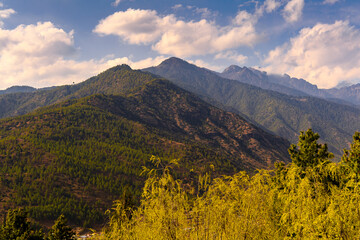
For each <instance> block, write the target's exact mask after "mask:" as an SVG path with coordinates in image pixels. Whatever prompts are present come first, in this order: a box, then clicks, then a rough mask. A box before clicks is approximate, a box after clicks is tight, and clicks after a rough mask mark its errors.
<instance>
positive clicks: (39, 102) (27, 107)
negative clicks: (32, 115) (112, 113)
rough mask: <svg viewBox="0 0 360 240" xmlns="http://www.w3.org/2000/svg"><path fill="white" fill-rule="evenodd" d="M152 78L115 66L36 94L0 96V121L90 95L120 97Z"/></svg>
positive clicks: (124, 66) (124, 67)
mask: <svg viewBox="0 0 360 240" xmlns="http://www.w3.org/2000/svg"><path fill="white" fill-rule="evenodd" d="M152 79H154V76H153V75H151V74H144V73H142V72H140V71H133V70H132V69H131V68H130V67H129V66H127V65H121V66H116V67H113V68H110V69H108V70H107V71H104V72H102V73H100V74H99V75H97V76H95V77H92V78H90V79H88V80H86V81H84V82H82V83H79V84H74V85H65V86H59V87H53V88H49V89H39V90H38V91H35V92H21V93H20V92H17V93H12V94H6V95H0V118H4V117H12V116H18V115H22V114H25V113H29V112H31V111H33V110H34V109H36V108H39V107H43V106H48V105H51V104H54V103H59V102H61V101H64V100H66V99H73V98H80V97H85V96H90V95H92V94H97V93H102V94H123V93H126V92H128V91H130V90H131V89H133V88H134V87H137V86H139V85H140V84H142V83H143V82H147V81H150V80H152Z"/></svg>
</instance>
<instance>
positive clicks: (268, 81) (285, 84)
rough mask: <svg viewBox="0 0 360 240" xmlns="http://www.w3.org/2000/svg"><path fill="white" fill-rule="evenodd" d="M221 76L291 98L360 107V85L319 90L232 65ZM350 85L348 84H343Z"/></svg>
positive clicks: (301, 80)
mask: <svg viewBox="0 0 360 240" xmlns="http://www.w3.org/2000/svg"><path fill="white" fill-rule="evenodd" d="M218 75H219V76H221V77H224V78H228V79H233V80H238V81H240V82H243V83H248V84H251V85H254V86H257V87H260V88H263V89H268V90H273V91H277V92H280V93H284V94H287V95H291V96H314V97H318V98H324V99H327V100H329V101H333V102H336V103H340V104H346V105H360V95H359V85H360V84H355V85H351V86H348V85H347V86H343V87H336V88H331V89H319V88H318V87H317V86H316V85H314V84H311V83H309V82H307V81H306V80H304V79H299V78H293V77H290V76H289V75H287V74H284V75H277V74H267V73H266V72H264V71H259V70H256V69H254V68H247V67H239V66H236V65H231V66H230V67H228V68H226V69H225V70H224V71H223V72H222V73H218ZM343 84H348V83H343Z"/></svg>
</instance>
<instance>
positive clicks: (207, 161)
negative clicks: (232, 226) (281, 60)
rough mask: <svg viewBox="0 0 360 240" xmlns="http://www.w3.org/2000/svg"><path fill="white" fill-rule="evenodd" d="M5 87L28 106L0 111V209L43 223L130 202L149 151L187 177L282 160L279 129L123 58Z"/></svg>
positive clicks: (96, 220)
mask: <svg viewBox="0 0 360 240" xmlns="http://www.w3.org/2000/svg"><path fill="white" fill-rule="evenodd" d="M4 96H7V97H9V96H10V97H11V99H13V100H14V101H13V102H15V103H16V104H17V105H19V106H22V109H24V110H25V109H26V110H28V111H30V109H35V108H36V110H34V111H32V112H31V113H28V114H25V115H21V116H16V117H8V118H4V119H2V120H0V171H1V174H0V176H1V179H0V180H1V181H0V189H1V191H0V192H1V198H0V206H1V207H0V213H1V214H2V215H4V213H5V211H6V210H7V209H9V208H15V207H19V206H22V207H25V208H26V209H27V211H29V213H30V216H31V217H32V218H34V219H36V220H38V221H40V222H41V223H43V224H47V223H48V222H49V221H50V220H54V219H56V218H57V217H58V216H59V214H60V213H64V214H65V215H66V216H67V217H68V218H69V220H70V222H71V223H72V224H75V225H76V226H84V227H93V226H99V225H101V224H103V223H104V221H105V215H104V212H105V210H106V209H109V208H111V205H112V202H113V201H114V200H117V199H121V198H122V197H126V199H128V200H127V201H128V202H132V203H133V204H137V203H138V199H139V195H140V192H141V187H142V186H143V184H144V180H145V176H143V175H141V172H142V167H143V166H146V167H148V168H156V165H154V164H153V163H151V162H150V161H149V159H151V157H152V155H155V156H156V157H159V158H161V159H162V161H163V164H168V163H169V162H171V160H172V159H175V158H176V159H178V160H179V165H178V166H175V167H174V168H173V171H174V176H176V177H177V178H181V179H183V180H184V181H185V182H187V183H188V184H189V186H193V185H194V184H196V181H197V177H198V176H199V175H201V174H205V173H206V172H210V173H211V174H212V175H213V176H219V175H221V174H233V173H235V172H237V171H240V170H246V171H249V172H253V171H254V170H256V169H262V168H270V167H272V166H273V163H274V162H275V161H283V162H285V163H288V162H289V156H288V153H287V148H288V147H289V144H290V143H289V142H288V141H287V140H285V139H284V138H281V137H277V136H274V135H272V134H271V133H269V132H267V131H264V130H262V129H261V128H259V127H257V126H255V125H253V124H251V123H248V122H247V121H246V120H245V119H243V118H242V117H240V116H239V115H237V114H235V113H231V112H226V111H224V110H221V109H219V108H217V107H214V106H212V105H210V104H208V103H206V102H205V101H203V100H202V99H201V98H199V97H198V96H196V95H195V94H193V93H191V92H189V91H186V90H184V89H182V88H180V87H178V86H177V85H175V84H173V83H171V82H170V81H168V80H166V79H163V78H158V77H157V76H155V75H153V74H150V73H145V72H142V71H134V70H132V69H131V68H130V67H129V66H126V65H122V66H116V67H114V68H111V69H109V70H107V71H105V72H103V73H100V74H99V75H98V76H95V77H92V78H90V79H88V80H87V81H85V82H83V83H80V84H77V85H71V86H62V87H57V88H53V89H50V90H44V91H36V92H31V93H22V94H19V93H18V94H7V95H4ZM7 97H3V98H2V101H4V100H5V99H8V98H7ZM21 97H23V98H24V99H21ZM15 100H16V101H15ZM9 103H12V102H11V101H9ZM48 104H51V105H49V106H44V107H40V108H38V106H41V105H48ZM9 109H11V108H10V107H9ZM13 109H16V107H13ZM16 113H19V112H16V111H14V110H12V111H8V115H11V114H16ZM158 170H161V169H158ZM124 194H125V195H126V196H125V195H124ZM129 199H130V200H129Z"/></svg>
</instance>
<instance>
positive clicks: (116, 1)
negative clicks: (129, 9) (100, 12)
mask: <svg viewBox="0 0 360 240" xmlns="http://www.w3.org/2000/svg"><path fill="white" fill-rule="evenodd" d="M121 1H122V0H115V2H113V3H112V5H113V6H115V7H117V6H118V5H119V4H120V2H121Z"/></svg>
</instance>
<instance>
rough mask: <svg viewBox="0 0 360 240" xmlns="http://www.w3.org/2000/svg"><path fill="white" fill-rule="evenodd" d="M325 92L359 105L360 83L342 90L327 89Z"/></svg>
mask: <svg viewBox="0 0 360 240" xmlns="http://www.w3.org/2000/svg"><path fill="white" fill-rule="evenodd" d="M326 92H327V93H329V94H330V95H331V96H333V97H336V98H341V99H343V100H345V101H348V102H351V103H353V104H357V105H360V83H358V84H354V85H351V86H347V87H342V88H331V89H327V90H326Z"/></svg>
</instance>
